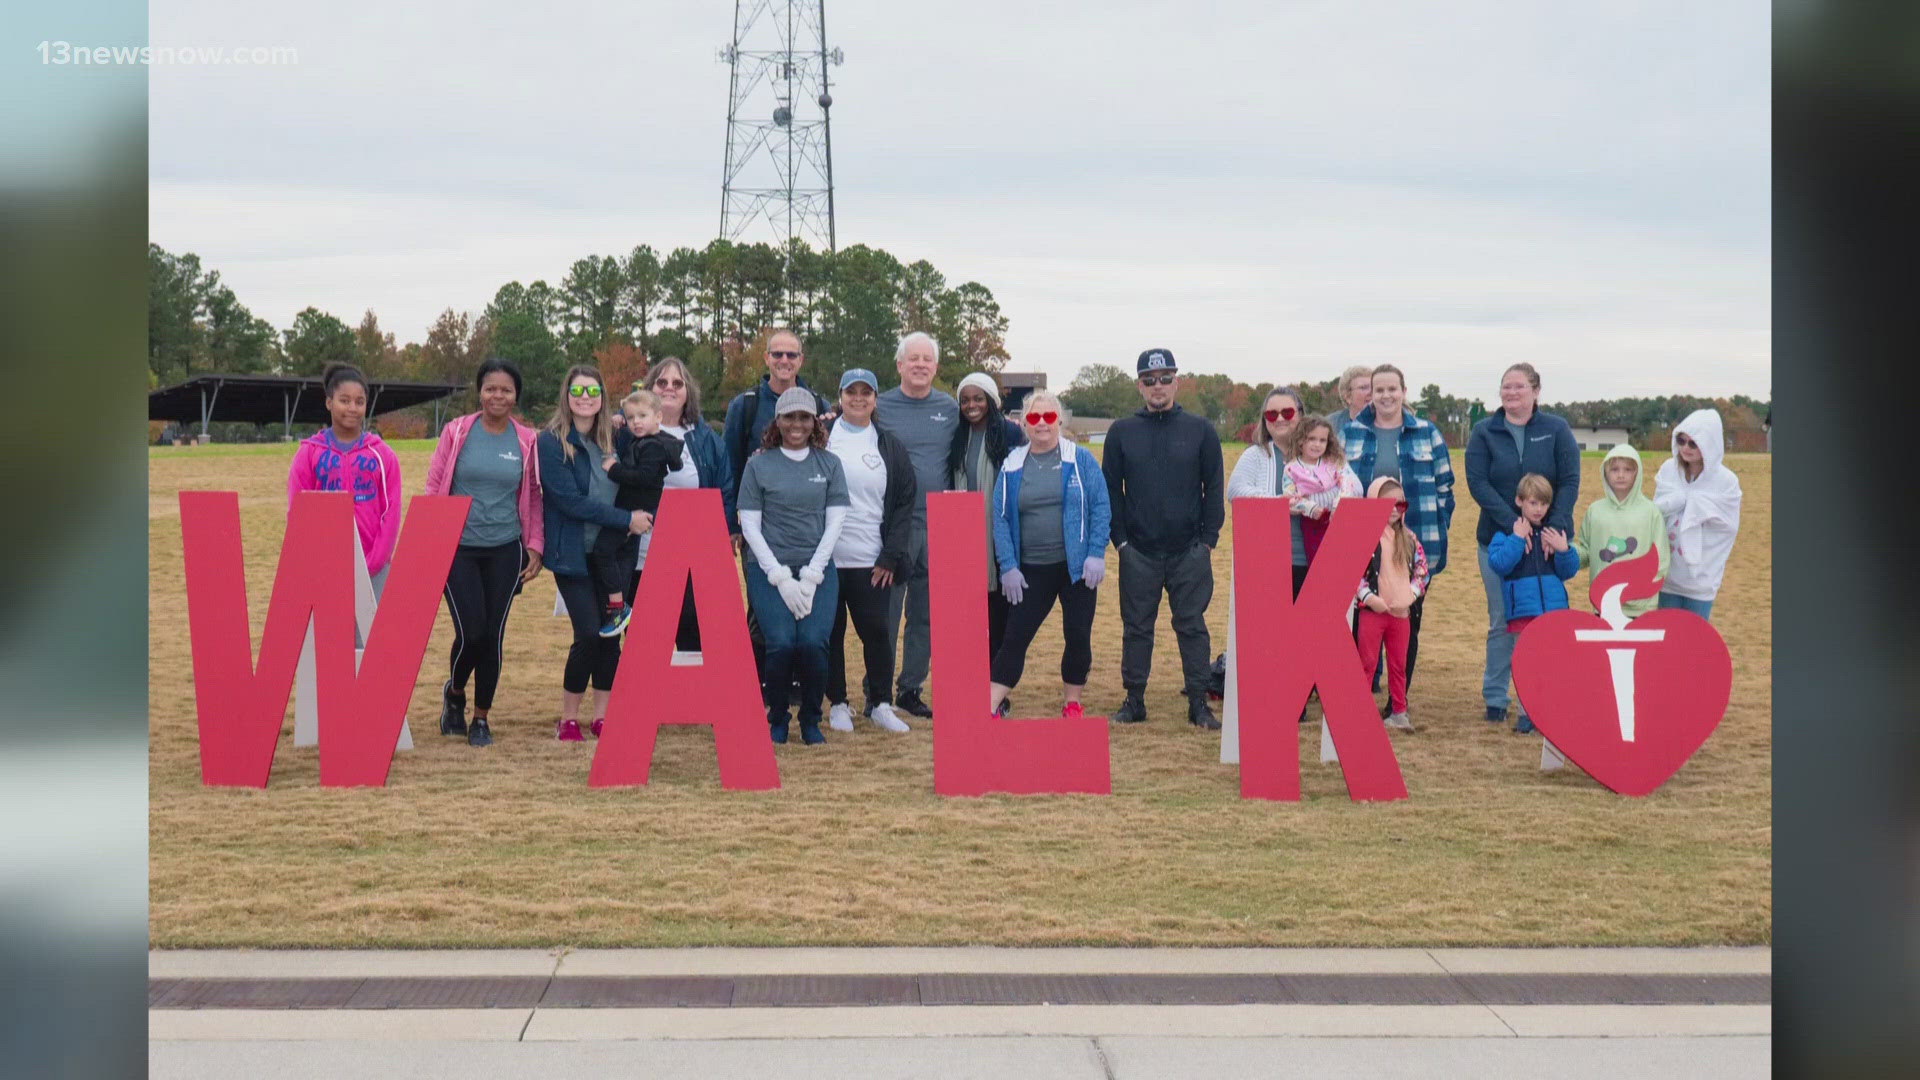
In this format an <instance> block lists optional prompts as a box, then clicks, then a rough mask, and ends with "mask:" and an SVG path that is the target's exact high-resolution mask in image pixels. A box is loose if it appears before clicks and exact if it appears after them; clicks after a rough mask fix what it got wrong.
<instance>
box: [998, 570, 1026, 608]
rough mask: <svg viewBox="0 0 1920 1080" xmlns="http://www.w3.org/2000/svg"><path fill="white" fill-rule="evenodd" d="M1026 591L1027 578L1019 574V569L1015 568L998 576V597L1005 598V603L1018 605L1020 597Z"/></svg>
mask: <svg viewBox="0 0 1920 1080" xmlns="http://www.w3.org/2000/svg"><path fill="white" fill-rule="evenodd" d="M1026 591H1027V576H1026V575H1025V574H1022V573H1021V572H1020V568H1019V567H1017V566H1016V567H1014V568H1013V569H1011V570H1009V571H1007V572H1006V573H1004V574H1001V575H1000V595H1002V596H1004V597H1006V598H1007V603H1009V604H1017V603H1019V602H1020V597H1021V596H1022V595H1024V594H1025V593H1026Z"/></svg>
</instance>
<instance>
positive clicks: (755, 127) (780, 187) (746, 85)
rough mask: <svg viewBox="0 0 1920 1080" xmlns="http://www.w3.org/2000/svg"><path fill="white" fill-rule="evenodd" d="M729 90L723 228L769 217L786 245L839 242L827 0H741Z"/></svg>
mask: <svg viewBox="0 0 1920 1080" xmlns="http://www.w3.org/2000/svg"><path fill="white" fill-rule="evenodd" d="M720 59H721V60H722V61H724V62H725V63H726V64H727V65H728V66H729V67H731V68H732V75H731V78H730V81H729V86H728V91H727V164H726V171H725V172H724V173H722V174H721V180H720V236H721V237H722V238H723V239H726V240H738V239H740V238H741V236H743V235H744V234H745V233H746V232H747V230H749V229H751V228H753V227H754V224H755V223H756V222H760V221H764V222H766V223H767V225H769V226H771V231H772V233H773V235H774V236H775V237H778V238H779V241H780V243H782V244H784V243H785V242H786V241H788V240H791V239H793V238H795V237H799V238H803V239H806V240H807V241H809V242H810V243H812V244H814V245H815V246H816V247H818V246H822V245H824V246H825V248H826V249H827V250H828V251H833V250H834V249H835V247H834V240H835V237H834V227H833V133H832V129H831V127H830V126H829V123H828V119H827V117H828V113H829V112H830V111H831V110H832V108H833V96H832V94H830V93H829V92H828V87H827V67H828V65H830V64H831V65H838V64H839V63H841V61H842V60H844V59H845V57H844V56H843V55H842V54H841V52H840V50H839V49H833V50H829V49H828V48H827V8H826V0H734V5H733V41H732V43H731V44H729V45H728V46H727V47H726V48H724V49H722V50H720Z"/></svg>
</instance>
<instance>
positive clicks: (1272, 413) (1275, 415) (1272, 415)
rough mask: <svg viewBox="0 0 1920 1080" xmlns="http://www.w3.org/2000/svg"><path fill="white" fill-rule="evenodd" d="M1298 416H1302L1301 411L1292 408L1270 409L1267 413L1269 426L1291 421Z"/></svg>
mask: <svg viewBox="0 0 1920 1080" xmlns="http://www.w3.org/2000/svg"><path fill="white" fill-rule="evenodd" d="M1298 415H1300V413H1299V411H1298V410H1297V409H1294V408H1292V407H1291V406H1289V407H1287V408H1284V409H1268V410H1267V412H1266V417H1267V423H1269V424H1272V423H1276V422H1278V421H1281V420H1291V419H1293V418H1294V417H1296V416H1298Z"/></svg>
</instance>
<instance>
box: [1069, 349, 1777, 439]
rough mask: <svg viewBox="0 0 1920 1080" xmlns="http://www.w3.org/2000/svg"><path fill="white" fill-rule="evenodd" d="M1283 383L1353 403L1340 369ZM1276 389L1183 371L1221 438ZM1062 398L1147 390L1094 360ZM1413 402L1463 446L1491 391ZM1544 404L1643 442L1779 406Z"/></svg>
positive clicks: (1322, 408)
mask: <svg viewBox="0 0 1920 1080" xmlns="http://www.w3.org/2000/svg"><path fill="white" fill-rule="evenodd" d="M1280 385H1283V386H1284V385H1290V386H1291V388H1292V389H1293V390H1294V392H1296V393H1297V394H1299V395H1300V404H1301V405H1302V406H1304V407H1305V408H1306V410H1307V412H1308V413H1310V414H1312V415H1316V416H1324V415H1326V414H1327V413H1331V412H1334V411H1336V410H1338V409H1339V408H1341V406H1342V405H1344V404H1345V402H1343V401H1341V400H1340V376H1339V374H1338V373H1335V375H1334V376H1333V377H1332V378H1329V379H1326V380H1323V381H1320V382H1313V381H1310V380H1302V381H1300V382H1296V383H1292V384H1280ZM1274 389H1275V384H1273V383H1269V382H1263V383H1258V384H1254V385H1251V386H1249V385H1248V384H1246V383H1243V382H1238V381H1236V380H1234V379H1233V378H1232V377H1231V376H1228V375H1199V374H1195V375H1186V374H1183V375H1181V376H1180V382H1179V395H1178V397H1177V399H1176V400H1178V401H1179V403H1180V406H1181V408H1183V409H1186V410H1187V411H1189V412H1193V413H1198V414H1199V415H1201V416H1204V417H1206V418H1207V419H1208V420H1210V421H1212V422H1213V425H1214V427H1215V429H1216V430H1218V431H1219V433H1220V437H1221V438H1223V439H1238V440H1241V441H1245V440H1247V439H1249V438H1251V437H1252V435H1253V425H1254V422H1255V420H1256V419H1257V418H1258V417H1259V414H1260V408H1261V406H1262V405H1264V404H1265V403H1266V400H1267V395H1268V394H1270V393H1272V392H1273V390H1274ZM1060 403H1061V404H1062V405H1065V406H1066V407H1067V408H1069V409H1071V410H1073V413H1074V415H1075V416H1090V417H1121V416H1128V415H1131V414H1132V413H1133V412H1134V411H1135V410H1137V409H1139V408H1140V392H1139V390H1138V389H1136V387H1135V382H1134V374H1133V373H1132V372H1131V371H1129V370H1127V369H1125V368H1122V367H1119V366H1118V365H1114V364H1089V365H1087V366H1085V367H1082V368H1081V369H1080V371H1079V372H1078V374H1076V375H1075V376H1074V378H1073V382H1072V384H1070V385H1069V386H1068V387H1067V389H1066V390H1065V391H1063V392H1062V393H1061V394H1060ZM1407 406H1408V407H1409V408H1411V409H1412V410H1413V411H1414V412H1416V413H1418V414H1420V416H1421V417H1422V418H1424V419H1426V420H1430V421H1432V422H1433V423H1434V424H1435V425H1437V426H1438V427H1439V428H1440V430H1441V431H1442V432H1443V433H1444V434H1445V435H1446V438H1447V442H1448V443H1449V444H1450V445H1452V446H1456V447H1458V446H1465V445H1466V440H1467V436H1468V435H1469V434H1470V433H1471V432H1472V430H1473V425H1474V424H1477V423H1479V422H1480V420H1481V419H1482V418H1484V417H1485V416H1486V415H1487V411H1488V408H1487V404H1486V402H1485V401H1484V400H1483V399H1481V398H1463V397H1455V396H1454V395H1452V394H1448V393H1445V392H1443V391H1442V390H1441V389H1440V387H1439V385H1438V384H1435V383H1428V384H1427V385H1425V386H1423V387H1421V389H1420V393H1419V394H1418V395H1417V396H1415V397H1413V398H1411V399H1410V400H1409V401H1408V402H1407ZM1541 407H1542V408H1543V409H1545V410H1546V411H1548V412H1550V413H1555V414H1557V415H1559V416H1561V417H1563V418H1565V420H1566V421H1567V422H1568V423H1569V424H1574V425H1576V426H1592V427H1622V428H1625V429H1626V430H1627V434H1628V438H1629V439H1630V440H1631V441H1632V442H1633V443H1634V444H1635V445H1636V446H1646V445H1648V444H1649V443H1650V442H1654V441H1658V439H1659V438H1661V437H1664V436H1665V434H1666V433H1667V431H1668V430H1669V429H1671V428H1672V426H1673V425H1674V424H1677V423H1679V422H1680V421H1681V420H1683V419H1685V418H1686V416H1687V414H1688V413H1691V412H1693V411H1694V410H1695V409H1702V408H1714V409H1718V410H1719V411H1720V415H1721V418H1722V419H1723V420H1724V421H1725V423H1726V427H1727V430H1728V431H1730V432H1732V431H1744V430H1754V431H1757V430H1759V428H1760V424H1761V422H1762V420H1764V419H1765V418H1766V417H1767V416H1768V415H1770V412H1771V403H1770V402H1764V401H1759V400H1757V399H1754V398H1750V397H1747V396H1746V395H1744V394H1735V395H1733V396H1732V397H1727V398H1702V397H1691V396H1688V395H1685V394H1676V395H1672V396H1669V397H1657V398H1637V397H1636V398H1617V399H1613V400H1606V401H1576V402H1565V403H1558V402H1551V403H1543V404H1542V405H1541Z"/></svg>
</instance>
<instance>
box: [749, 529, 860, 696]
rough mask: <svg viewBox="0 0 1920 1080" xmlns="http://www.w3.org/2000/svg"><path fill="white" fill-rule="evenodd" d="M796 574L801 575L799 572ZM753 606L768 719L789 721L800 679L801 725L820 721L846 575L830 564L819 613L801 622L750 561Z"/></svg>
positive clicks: (817, 602)
mask: <svg viewBox="0 0 1920 1080" xmlns="http://www.w3.org/2000/svg"><path fill="white" fill-rule="evenodd" d="M789 569H793V570H794V576H795V577H799V576H800V573H799V570H798V569H797V568H789ZM747 604H748V606H749V607H751V608H753V616H754V619H755V620H756V621H757V622H758V623H759V624H760V637H761V639H762V640H763V641H765V642H766V647H767V652H766V659H765V660H764V661H762V664H761V668H760V680H761V685H762V686H764V687H765V688H766V702H767V720H768V722H770V723H785V722H786V720H787V709H788V707H789V706H790V705H791V704H792V703H791V702H789V701H788V700H787V698H788V696H789V695H790V693H791V692H792V689H793V682H794V678H795V677H796V676H798V678H799V680H800V722H801V723H802V724H817V723H819V722H820V699H821V697H822V696H823V695H825V694H826V692H827V639H828V638H829V637H831V636H832V633H833V613H834V611H835V609H837V608H838V607H839V606H840V575H839V574H837V573H835V572H834V568H833V564H832V563H828V564H827V577H826V580H825V581H822V582H821V583H820V585H819V586H818V587H817V588H816V589H814V592H813V609H812V610H811V611H809V612H807V617H806V618H804V619H796V618H794V617H793V612H791V611H788V610H787V604H786V601H784V600H782V599H780V590H779V589H776V588H774V586H773V583H772V582H770V581H768V580H767V575H766V572H765V571H763V570H761V569H760V564H759V562H758V561H756V560H754V559H752V558H749V559H748V560H747Z"/></svg>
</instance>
